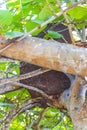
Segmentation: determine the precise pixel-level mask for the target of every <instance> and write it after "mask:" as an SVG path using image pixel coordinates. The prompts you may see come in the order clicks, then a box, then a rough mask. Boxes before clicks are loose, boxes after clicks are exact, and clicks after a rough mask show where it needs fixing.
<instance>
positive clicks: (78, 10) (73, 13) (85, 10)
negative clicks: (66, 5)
mask: <svg viewBox="0 0 87 130" xmlns="http://www.w3.org/2000/svg"><path fill="white" fill-rule="evenodd" d="M67 14H69V15H70V17H72V18H74V19H77V20H80V19H81V20H82V18H83V17H84V16H86V17H85V19H87V6H76V7H74V8H72V9H71V10H69V11H67Z"/></svg>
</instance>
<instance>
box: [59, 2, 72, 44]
mask: <svg viewBox="0 0 87 130" xmlns="http://www.w3.org/2000/svg"><path fill="white" fill-rule="evenodd" d="M56 1H57V4H58V6H59V8H60V9H61V12H62V14H63V16H64V18H65V20H66V22H67V24H68V23H69V19H68V17H67V15H66V12H64V11H63V9H62V7H61V4H60V1H59V0H56ZM68 29H69V34H70V38H71V41H72V44H74V39H73V34H72V27H71V24H68Z"/></svg>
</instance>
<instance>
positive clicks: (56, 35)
mask: <svg viewBox="0 0 87 130" xmlns="http://www.w3.org/2000/svg"><path fill="white" fill-rule="evenodd" d="M48 34H49V35H50V36H51V37H52V38H55V39H57V38H62V35H61V34H59V33H58V32H55V31H50V30H48Z"/></svg>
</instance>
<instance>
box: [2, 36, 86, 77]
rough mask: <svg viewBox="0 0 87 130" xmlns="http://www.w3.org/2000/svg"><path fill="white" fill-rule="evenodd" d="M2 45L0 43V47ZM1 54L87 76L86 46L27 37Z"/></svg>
mask: <svg viewBox="0 0 87 130" xmlns="http://www.w3.org/2000/svg"><path fill="white" fill-rule="evenodd" d="M4 46H5V45H0V49H1V48H3V47H4ZM1 55H3V56H6V57H10V58H13V59H19V60H22V61H25V62H28V63H32V64H36V65H39V66H43V67H46V68H50V69H53V70H58V71H63V72H66V73H71V74H77V75H82V76H87V49H86V48H81V47H76V46H72V45H69V44H60V43H58V42H56V41H51V40H44V39H40V38H34V37H27V38H25V39H23V40H22V41H20V42H17V43H14V44H13V45H12V46H11V47H10V48H8V49H6V50H5V51H4V52H2V54H1Z"/></svg>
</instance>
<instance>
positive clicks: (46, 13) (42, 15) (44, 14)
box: [38, 5, 52, 21]
mask: <svg viewBox="0 0 87 130" xmlns="http://www.w3.org/2000/svg"><path fill="white" fill-rule="evenodd" d="M51 15H52V12H51V11H50V10H49V9H48V6H47V5H45V6H44V7H43V9H42V10H41V12H40V13H39V15H38V18H39V20H42V21H44V20H47V19H48V18H49V17H50V16H51Z"/></svg>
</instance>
